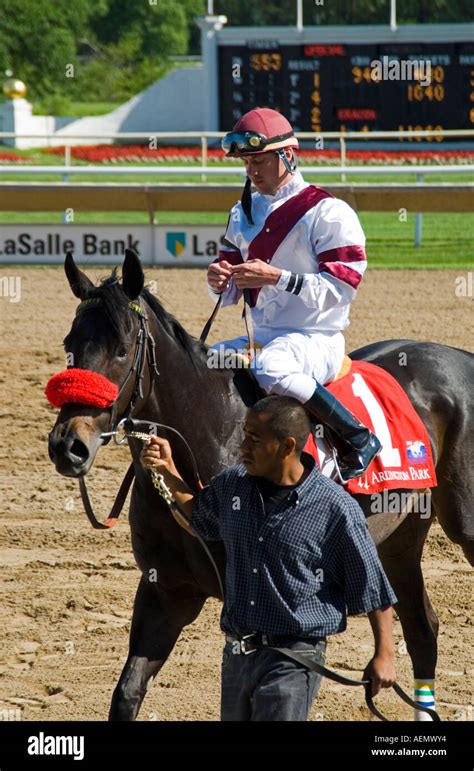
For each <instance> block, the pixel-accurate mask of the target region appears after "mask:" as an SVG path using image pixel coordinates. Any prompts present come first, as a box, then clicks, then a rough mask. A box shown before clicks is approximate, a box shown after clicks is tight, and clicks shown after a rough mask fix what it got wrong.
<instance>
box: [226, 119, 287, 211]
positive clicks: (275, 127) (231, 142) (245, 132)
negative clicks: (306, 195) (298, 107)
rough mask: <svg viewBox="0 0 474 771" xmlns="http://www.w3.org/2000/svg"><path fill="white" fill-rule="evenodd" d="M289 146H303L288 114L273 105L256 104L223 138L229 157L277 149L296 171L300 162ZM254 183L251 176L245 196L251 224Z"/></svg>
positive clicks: (276, 151)
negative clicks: (289, 152)
mask: <svg viewBox="0 0 474 771" xmlns="http://www.w3.org/2000/svg"><path fill="white" fill-rule="evenodd" d="M286 147H292V148H298V147H299V144H298V140H297V138H296V137H295V133H294V131H293V127H292V125H291V123H290V122H289V121H288V120H287V119H286V118H285V116H284V115H281V113H279V112H278V111H277V110H272V109H270V108H269V107H256V108H255V109H253V110H250V111H249V112H247V113H245V115H242V117H240V118H239V120H238V121H237V123H236V124H235V126H234V128H233V129H232V131H230V132H229V133H228V134H226V135H225V137H224V138H223V140H222V149H223V150H224V152H225V155H226V158H241V157H242V156H244V155H260V154H261V153H268V152H275V153H277V155H278V156H279V157H280V158H281V160H282V161H283V164H284V166H285V168H286V170H287V171H288V172H289V173H290V174H294V172H295V170H296V164H297V159H296V154H295V152H294V149H293V160H292V161H290V160H289V159H288V158H287V157H286V154H285V152H284V148H286ZM250 184H251V183H250V179H249V178H248V177H247V180H246V183H245V188H244V192H243V195H242V209H243V211H244V213H245V215H246V216H247V219H248V221H249V223H250V224H252V225H253V224H254V223H253V220H252V213H251V205H252V196H251V193H250Z"/></svg>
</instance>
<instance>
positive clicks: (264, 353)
mask: <svg viewBox="0 0 474 771" xmlns="http://www.w3.org/2000/svg"><path fill="white" fill-rule="evenodd" d="M275 331H276V330H275ZM278 332H279V334H278V336H275V337H274V338H273V339H270V340H268V339H265V338H266V337H267V338H268V337H269V335H268V334H267V335H265V334H262V332H261V331H259V332H256V334H255V338H256V340H255V342H256V343H259V344H261V345H262V346H263V347H262V349H261V350H259V351H258V353H257V355H256V356H255V357H254V358H253V360H252V363H251V365H250V368H251V370H252V372H253V374H254V376H255V378H256V380H257V382H258V384H259V385H260V387H261V388H262V389H263V390H264V391H266V393H268V394H270V393H273V394H279V395H280V396H292V397H293V398H295V399H298V401H300V402H303V403H304V402H307V401H308V399H310V398H311V396H312V395H313V393H314V390H315V388H316V384H315V381H316V380H317V381H318V382H319V383H322V384H323V385H324V384H325V383H328V382H329V381H331V380H334V378H335V377H336V375H337V373H338V372H339V370H340V369H341V366H342V362H343V359H344V353H345V341H344V335H343V334H342V332H336V333H334V334H332V335H325V334H323V333H322V332H312V333H311V334H310V333H305V332H288V333H285V334H281V330H278ZM247 346H248V339H247V337H234V338H232V339H231V340H224V341H222V342H220V343H216V344H215V345H213V346H212V348H213V349H214V350H218V351H219V353H220V355H225V351H226V350H229V349H231V350H235V351H243V350H244V349H245V348H246V347H247Z"/></svg>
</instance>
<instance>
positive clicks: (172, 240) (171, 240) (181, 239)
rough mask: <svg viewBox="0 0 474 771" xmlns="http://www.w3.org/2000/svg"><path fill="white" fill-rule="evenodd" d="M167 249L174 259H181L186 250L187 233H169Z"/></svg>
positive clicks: (167, 235)
mask: <svg viewBox="0 0 474 771" xmlns="http://www.w3.org/2000/svg"><path fill="white" fill-rule="evenodd" d="M166 248H167V250H168V251H169V253H170V254H172V255H173V257H181V255H182V253H183V252H184V250H185V249H186V233H167V234H166Z"/></svg>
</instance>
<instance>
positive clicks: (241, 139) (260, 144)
mask: <svg viewBox="0 0 474 771" xmlns="http://www.w3.org/2000/svg"><path fill="white" fill-rule="evenodd" d="M292 136H294V132H293V131H289V132H288V133H287V134H278V136H276V137H270V138H269V137H266V136H265V134H260V133H259V132H258V131H243V132H240V131H230V132H229V133H228V134H226V135H225V137H223V139H222V142H221V147H222V149H223V150H224V152H225V153H232V154H233V153H241V154H242V155H244V154H246V153H261V152H265V149H266V148H267V147H268V145H271V144H277V143H278V142H283V141H284V140H285V139H290V137H292Z"/></svg>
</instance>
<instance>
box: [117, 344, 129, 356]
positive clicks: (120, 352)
mask: <svg viewBox="0 0 474 771" xmlns="http://www.w3.org/2000/svg"><path fill="white" fill-rule="evenodd" d="M126 355H127V349H126V348H125V346H123V345H121V346H120V348H119V349H118V350H117V358H118V359H125V357H126Z"/></svg>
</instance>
